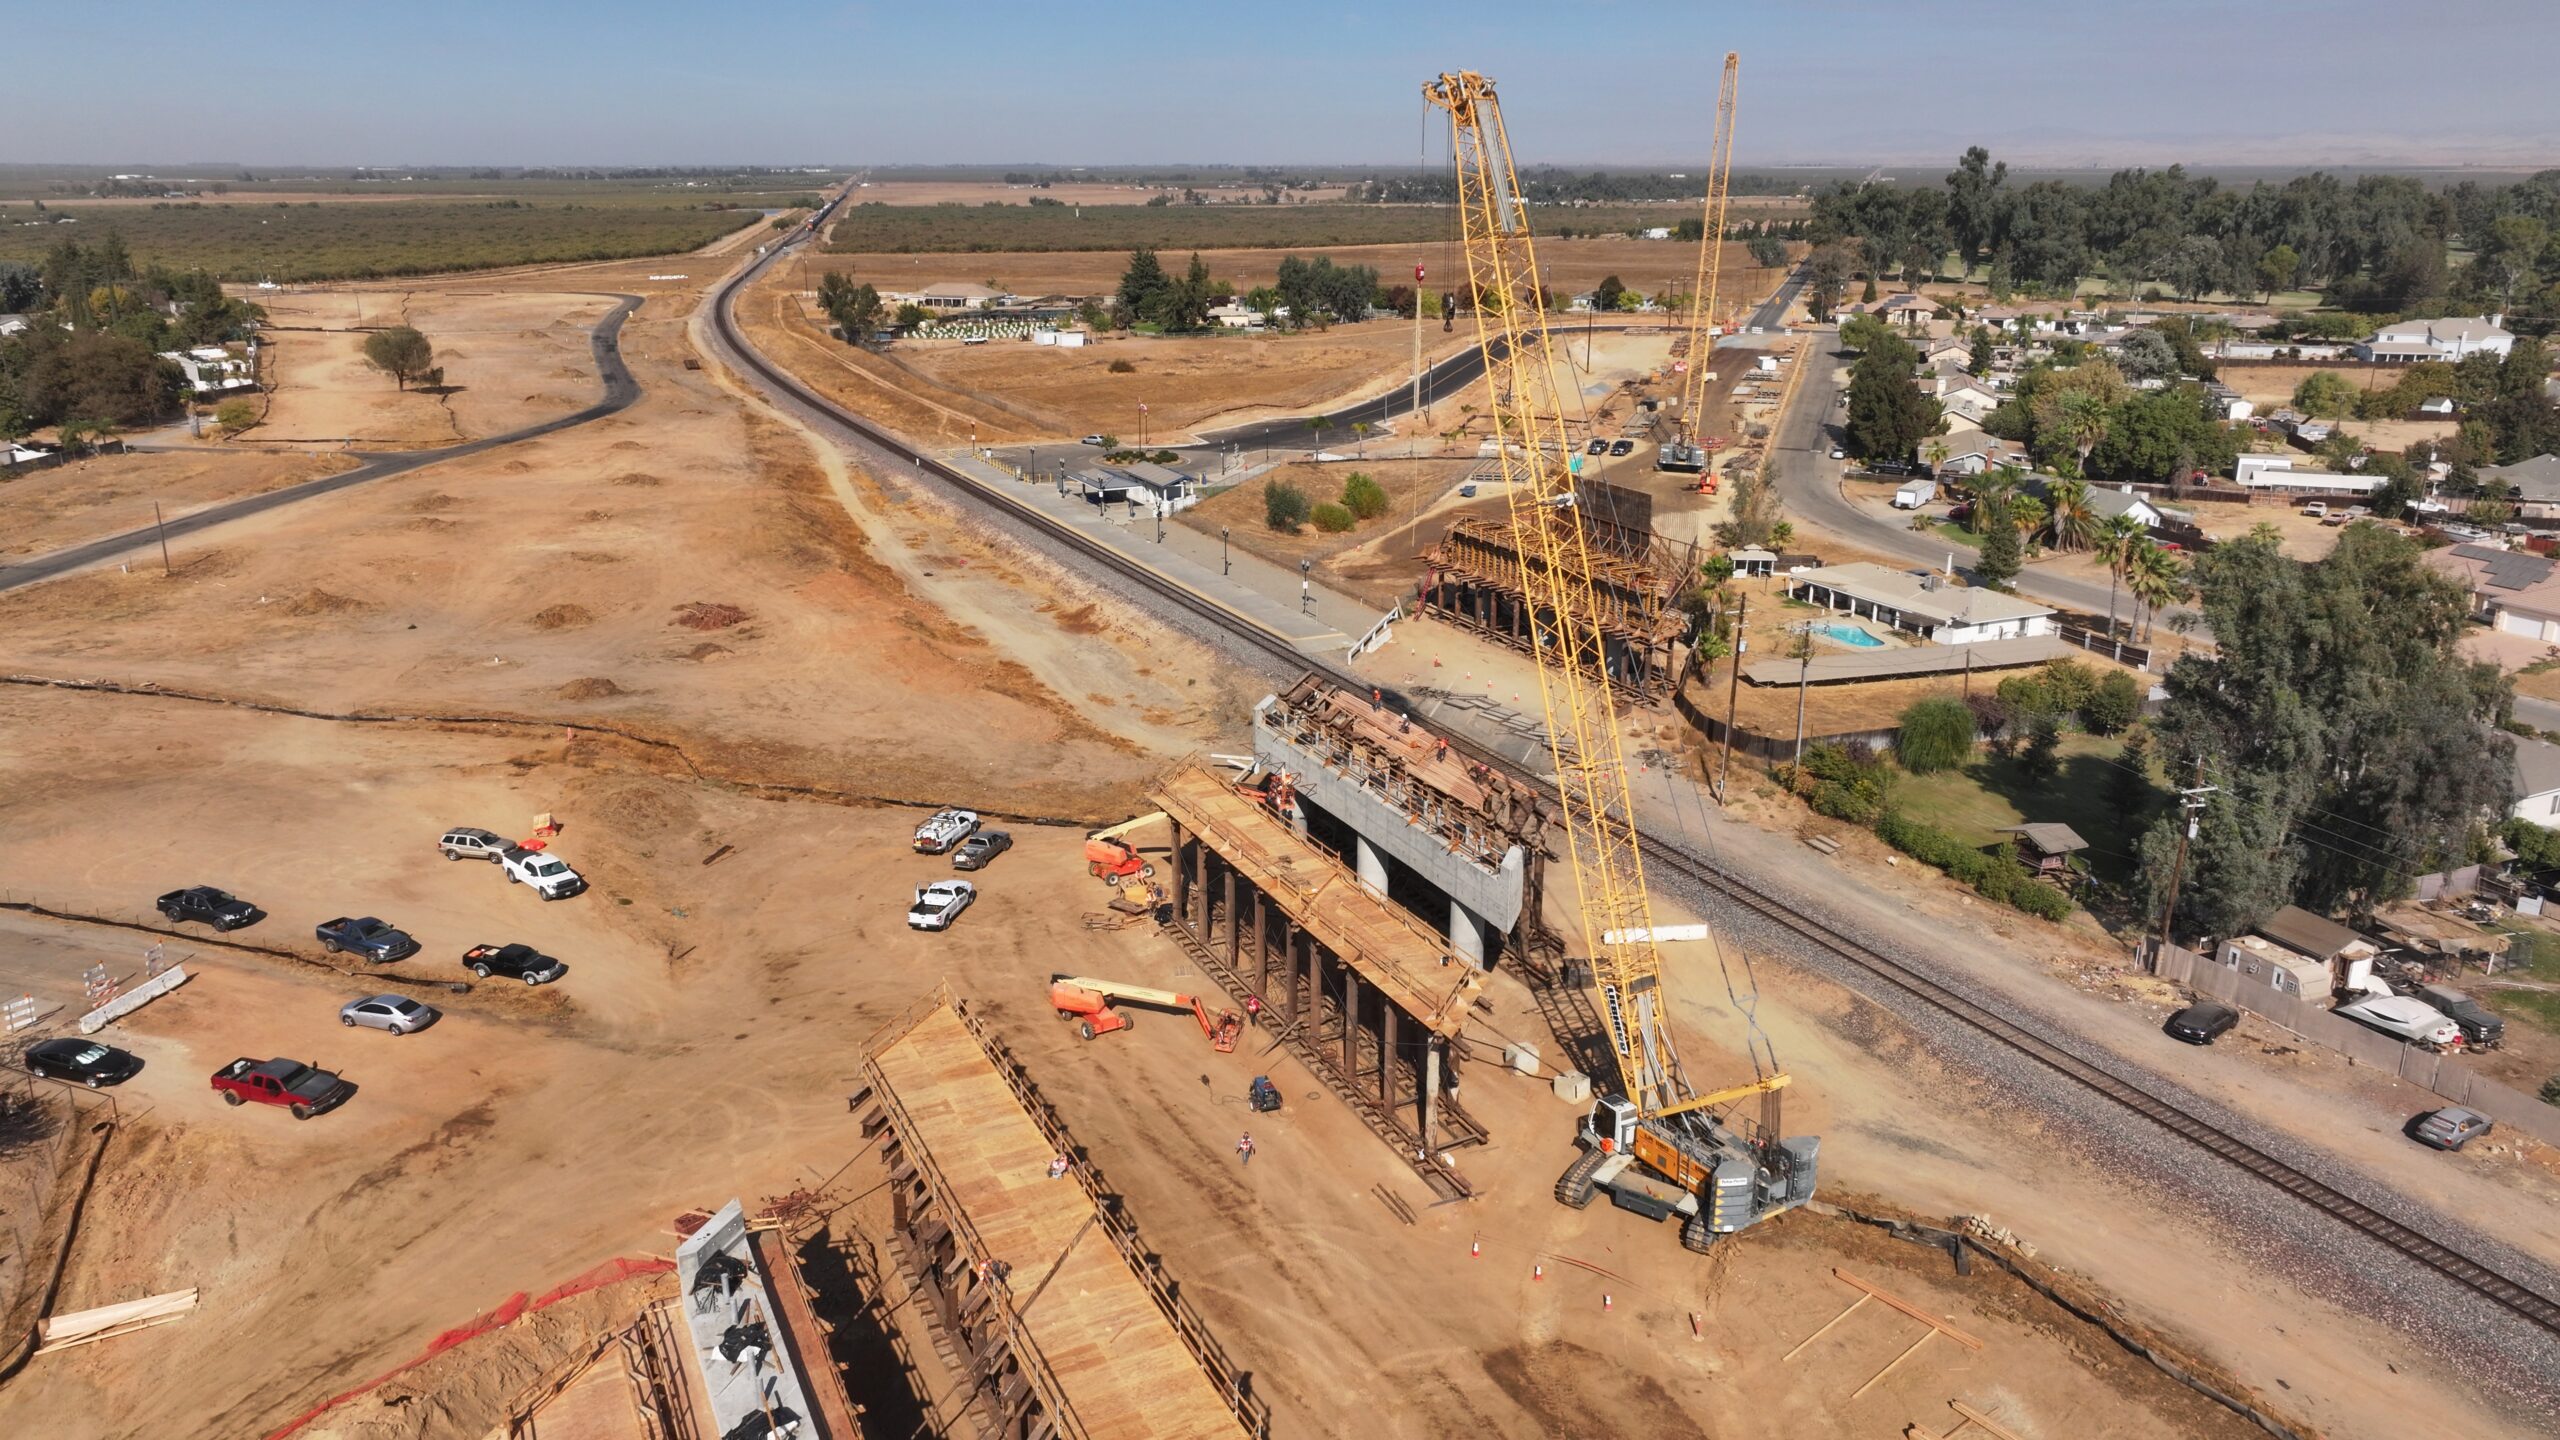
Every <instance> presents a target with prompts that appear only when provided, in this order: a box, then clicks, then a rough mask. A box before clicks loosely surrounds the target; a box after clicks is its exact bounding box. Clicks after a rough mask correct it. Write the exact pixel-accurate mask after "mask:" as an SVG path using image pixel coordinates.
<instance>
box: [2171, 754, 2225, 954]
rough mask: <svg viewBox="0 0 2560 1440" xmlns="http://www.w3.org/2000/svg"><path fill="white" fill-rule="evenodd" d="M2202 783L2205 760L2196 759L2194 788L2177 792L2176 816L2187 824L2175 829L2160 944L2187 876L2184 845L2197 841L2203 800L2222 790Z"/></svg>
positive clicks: (2201, 757) (2185, 848) (2200, 757)
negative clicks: (2198, 814)
mask: <svg viewBox="0 0 2560 1440" xmlns="http://www.w3.org/2000/svg"><path fill="white" fill-rule="evenodd" d="M2221 788H2222V787H2221V786H2219V785H2207V784H2206V783H2204V757H2203V756H2201V755H2199V756H2197V757H2196V783H2195V788H2193V789H2190V790H2181V791H2179V792H2178V812H2179V813H2180V814H2181V815H2183V816H2185V817H2186V821H2187V823H2186V824H2184V825H2182V826H2180V827H2179V828H2178V858H2177V861H2176V863H2174V864H2173V865H2171V866H2170V867H2169V903H2168V904H2167V905H2166V906H2164V907H2162V909H2161V911H2160V943H2161V944H2162V945H2167V944H2168V943H2169V925H2170V922H2171V921H2172V920H2174V919H2175V918H2176V917H2177V914H2178V883H2179V882H2180V881H2182V880H2184V879H2185V878H2186V875H2187V842H2188V841H2190V840H2193V839H2194V838H2196V812H2197V811H2199V810H2202V809H2203V808H2204V797H2206V796H2207V795H2210V794H2212V793H2213V792H2214V791H2216V790H2219V789H2221Z"/></svg>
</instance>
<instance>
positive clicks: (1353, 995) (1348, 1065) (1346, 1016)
mask: <svg viewBox="0 0 2560 1440" xmlns="http://www.w3.org/2000/svg"><path fill="white" fill-rule="evenodd" d="M1342 1078H1344V1079H1346V1080H1348V1081H1350V1082H1351V1083H1352V1084H1354V1085H1357V1084H1359V1083H1360V972H1359V971H1357V970H1354V969H1353V968H1351V962H1350V961H1348V960H1345V961H1344V962H1342Z"/></svg>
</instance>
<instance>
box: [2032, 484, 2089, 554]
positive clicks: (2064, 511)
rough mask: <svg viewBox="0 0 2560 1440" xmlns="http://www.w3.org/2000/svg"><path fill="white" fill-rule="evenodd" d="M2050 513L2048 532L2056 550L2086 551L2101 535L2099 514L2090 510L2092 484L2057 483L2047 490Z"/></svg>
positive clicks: (2046, 507) (2046, 501)
mask: <svg viewBox="0 0 2560 1440" xmlns="http://www.w3.org/2000/svg"><path fill="white" fill-rule="evenodd" d="M2044 505H2045V509H2046V510H2047V511H2048V512H2049V518H2048V519H2047V520H2046V521H2045V529H2046V530H2047V531H2048V532H2050V533H2051V534H2052V536H2053V548H2054V549H2056V550H2086V549H2088V548H2089V543H2090V541H2091V540H2093V539H2095V538H2096V536H2097V532H2098V513H2097V512H2096V511H2094V510H2092V509H2090V508H2089V482H2088V481H2086V480H2056V481H2054V482H2053V483H2052V484H2050V485H2047V486H2046V487H2044Z"/></svg>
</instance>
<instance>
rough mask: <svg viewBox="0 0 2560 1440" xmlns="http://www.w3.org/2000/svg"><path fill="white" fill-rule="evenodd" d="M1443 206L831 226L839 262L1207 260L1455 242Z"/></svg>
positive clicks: (1620, 208)
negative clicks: (1116, 256)
mask: <svg viewBox="0 0 2560 1440" xmlns="http://www.w3.org/2000/svg"><path fill="white" fill-rule="evenodd" d="M1695 218H1697V207H1696V206H1694V205H1592V206H1584V207H1581V208H1576V209H1551V210H1548V211H1546V212H1544V213H1541V214H1540V215H1538V216H1537V218H1536V220H1535V221H1534V222H1533V223H1534V224H1535V226H1536V229H1537V231H1538V233H1539V234H1540V235H1562V234H1563V233H1564V232H1565V231H1567V230H1571V231H1572V232H1573V233H1575V234H1577V235H1593V234H1623V233H1624V232H1626V231H1627V230H1629V229H1631V228H1636V227H1643V226H1655V225H1677V224H1679V223H1680V222H1681V221H1683V220H1691V219H1695ZM1456 224H1457V213H1456V212H1455V211H1454V210H1452V209H1450V208H1449V207H1448V206H1445V205H1084V206H1075V205H1063V204H1062V205H1036V206H1035V205H1015V204H1008V203H1005V202H1002V201H994V200H990V201H987V202H985V203H983V204H979V205H974V206H972V205H958V204H938V205H889V204H884V203H878V202H866V203H862V204H857V205H855V206H853V207H852V208H851V209H849V210H847V211H845V212H844V213H843V214H842V215H841V217H839V218H838V219H837V221H836V223H835V226H834V233H833V235H832V236H831V237H830V238H829V240H828V244H827V248H828V249H829V250H832V251H835V252H837V253H841V254H857V253H861V252H865V251H872V252H878V251H889V252H893V253H898V254H918V253H947V252H961V253H978V252H999V251H1008V250H1014V251H1021V250H1035V251H1036V250H1127V249H1129V248H1131V247H1132V246H1137V245H1152V246H1156V247H1158V248H1160V249H1166V250H1190V249H1200V250H1213V249H1241V248H1261V247H1266V246H1267V247H1274V248H1280V247H1288V246H1318V245H1387V244H1396V243H1400V242H1401V243H1410V242H1414V241H1440V240H1445V239H1449V238H1451V237H1453V236H1454V235H1455V234H1456V231H1455V229H1454V227H1455V226H1456Z"/></svg>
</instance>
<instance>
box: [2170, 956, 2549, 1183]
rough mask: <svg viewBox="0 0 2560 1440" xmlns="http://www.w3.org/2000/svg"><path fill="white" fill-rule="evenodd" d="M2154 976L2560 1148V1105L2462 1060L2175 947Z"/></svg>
mask: <svg viewBox="0 0 2560 1440" xmlns="http://www.w3.org/2000/svg"><path fill="white" fill-rule="evenodd" d="M2145 960H2146V963H2147V965H2148V967H2149V969H2150V971H2151V973H2152V974H2154V975H2157V976H2159V977H2160V978H2161V979H2163V980H2171V981H2175V982H2177V983H2178V984H2181V985H2184V986H2186V987H2187V988H2188V989H2190V990H2193V991H2195V992H2196V993H2197V994H2199V995H2208V996H2211V997H2212V998H2214V999H2216V1000H2221V1001H2226V1002H2228V1003H2230V1004H2233V1005H2237V1006H2239V1007H2240V1008H2241V1009H2243V1010H2246V1011H2248V1012H2249V1013H2251V1014H2253V1015H2259V1016H2263V1017H2264V1018H2266V1019H2267V1020H2269V1021H2272V1022H2273V1023H2275V1024H2277V1025H2280V1026H2282V1027H2284V1028H2285V1029H2287V1030H2290V1031H2292V1032H2293V1033H2294V1034H2296V1035H2299V1036H2301V1037H2302V1038H2303V1039H2305V1040H2308V1041H2310V1042H2311V1043H2313V1044H2315V1045H2320V1046H2324V1047H2326V1048H2328V1049H2331V1050H2335V1051H2337V1052H2338V1053H2340V1054H2342V1055H2344V1056H2346V1057H2347V1058H2348V1059H2349V1060H2351V1061H2353V1062H2355V1063H2356V1064H2359V1065H2370V1066H2372V1067H2373V1068H2374V1069H2376V1070H2388V1071H2390V1072H2391V1073H2392V1074H2394V1075H2397V1076H2399V1077H2400V1078H2401V1079H2403V1080H2406V1081H2408V1082H2409V1083H2410V1084H2412V1085H2416V1086H2419V1087H2421V1088H2423V1089H2427V1090H2432V1091H2434V1092H2435V1093H2436V1094H2438V1095H2440V1096H2442V1097H2444V1099H2445V1100H2446V1101H2448V1102H2450V1103H2452V1104H2455V1105H2468V1106H2470V1107H2471V1108H2472V1109H2474V1110H2477V1111H2479V1112H2480V1113H2481V1114H2483V1115H2486V1116H2488V1117H2489V1118H2490V1119H2492V1120H2495V1121H2497V1122H2498V1123H2499V1124H2501V1125H2512V1126H2514V1127H2515V1128H2517V1129H2519V1130H2522V1131H2523V1132H2525V1133H2526V1134H2528V1135H2531V1136H2533V1137H2534V1138H2535V1139H2537V1140H2541V1141H2543V1142H2544V1143H2546V1144H2554V1145H2560V1105H2548V1104H2545V1103H2543V1101H2542V1100H2541V1099H2540V1098H2538V1097H2536V1096H2533V1095H2528V1094H2526V1093H2525V1092H2524V1091H2522V1090H2518V1089H2516V1088H2514V1087H2513V1086H2510V1085H2504V1084H2501V1083H2499V1082H2498V1081H2495V1080H2492V1079H2490V1078H2488V1077H2487V1076H2485V1075H2481V1074H2478V1073H2476V1072H2474V1071H2473V1070H2472V1068H2471V1066H2470V1065H2469V1063H2468V1062H2466V1061H2464V1060H2463V1059H2462V1058H2461V1057H2459V1056H2457V1055H2449V1054H2440V1053H2438V1052H2436V1051H2432V1050H2428V1049H2425V1048H2423V1047H2420V1046H2416V1045H2409V1044H2404V1043H2402V1042H2401V1041H2398V1040H2394V1039H2392V1038H2391V1037H2390V1036H2388V1035H2385V1034H2383V1033H2382V1032H2381V1031H2378V1030H2369V1029H2367V1028H2365V1027H2364V1026H2362V1025H2358V1024H2357V1023H2355V1022H2354V1021H2352V1020H2341V1019H2339V1018H2338V1017H2337V1016H2335V1015H2332V1014H2330V1013H2329V1012H2328V1010H2327V1009H2326V1008H2325V1007H2323V1006H2322V1005H2321V1004H2320V1003H2319V999H2318V997H2313V996H2307V995H2288V994H2285V993H2283V992H2281V991H2279V990H2277V989H2276V988H2275V987H2274V986H2272V985H2269V984H2266V983H2265V982H2263V981H2261V980H2260V979H2258V978H2257V977H2256V976H2255V975H2252V974H2249V973H2247V972H2246V971H2244V970H2240V969H2235V968H2232V967H2230V966H2227V965H2224V964H2222V963H2221V962H2219V961H2217V960H2214V959H2212V958H2210V957H2208V956H2204V955H2199V954H2197V953H2196V952H2194V951H2192V950H2188V949H2184V948H2182V947H2180V946H2176V945H2162V944H2160V943H2158V942H2157V941H2154V942H2152V943H2151V945H2150V946H2149V948H2148V951H2147V953H2146V956H2145Z"/></svg>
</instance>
